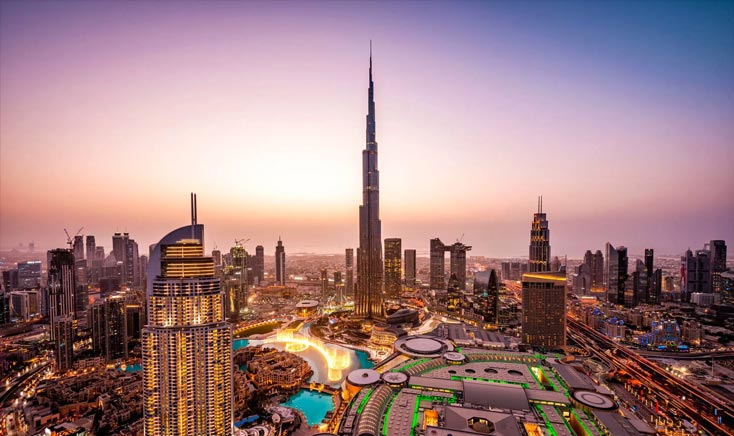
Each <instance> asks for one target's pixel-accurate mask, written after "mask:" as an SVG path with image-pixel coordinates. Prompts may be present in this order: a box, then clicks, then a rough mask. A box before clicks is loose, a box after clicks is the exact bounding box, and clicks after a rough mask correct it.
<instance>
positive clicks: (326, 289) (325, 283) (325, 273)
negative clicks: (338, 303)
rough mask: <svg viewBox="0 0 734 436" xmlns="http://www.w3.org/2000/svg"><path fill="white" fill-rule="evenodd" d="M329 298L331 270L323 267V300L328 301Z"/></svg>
mask: <svg viewBox="0 0 734 436" xmlns="http://www.w3.org/2000/svg"><path fill="white" fill-rule="evenodd" d="M328 299H329V272H328V271H326V268H322V269H321V301H322V302H323V303H326V300H328Z"/></svg>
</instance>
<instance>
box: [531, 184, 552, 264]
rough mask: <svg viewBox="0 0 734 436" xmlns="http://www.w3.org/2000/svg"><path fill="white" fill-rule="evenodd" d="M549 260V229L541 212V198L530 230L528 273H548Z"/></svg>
mask: <svg viewBox="0 0 734 436" xmlns="http://www.w3.org/2000/svg"><path fill="white" fill-rule="evenodd" d="M550 260H551V247H550V229H549V228H548V220H547V219H546V216H545V213H544V212H543V197H538V212H537V213H535V214H534V215H533V223H532V227H531V229H530V261H529V262H528V272H531V273H532V272H539V271H549V270H550Z"/></svg>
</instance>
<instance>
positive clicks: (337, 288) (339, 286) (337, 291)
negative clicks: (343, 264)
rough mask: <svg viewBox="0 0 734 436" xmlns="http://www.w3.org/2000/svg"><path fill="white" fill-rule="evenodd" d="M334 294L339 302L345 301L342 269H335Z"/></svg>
mask: <svg viewBox="0 0 734 436" xmlns="http://www.w3.org/2000/svg"><path fill="white" fill-rule="evenodd" d="M334 295H335V299H336V303H337V304H343V303H344V282H342V272H341V271H334Z"/></svg>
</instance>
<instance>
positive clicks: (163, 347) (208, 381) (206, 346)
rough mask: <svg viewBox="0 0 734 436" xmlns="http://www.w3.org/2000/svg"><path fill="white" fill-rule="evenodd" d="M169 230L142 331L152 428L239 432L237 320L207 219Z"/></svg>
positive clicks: (156, 261)
mask: <svg viewBox="0 0 734 436" xmlns="http://www.w3.org/2000/svg"><path fill="white" fill-rule="evenodd" d="M195 211H196V208H195V197H193V195H192V223H191V225H190V226H184V227H181V228H179V229H176V230H174V231H172V232H171V233H169V234H168V235H166V236H165V237H163V239H161V240H160V242H159V243H158V244H157V245H156V247H155V249H154V250H153V252H152V254H151V259H150V262H149V264H148V274H147V276H148V290H147V294H148V299H147V302H148V324H147V325H146V326H145V328H144V329H143V333H142V349H143V353H142V354H143V413H144V417H143V418H144V431H145V434H146V436H156V435H190V436H198V435H225V434H232V394H233V393H232V328H231V326H230V324H229V323H227V322H226V321H225V320H224V293H223V292H222V289H221V287H220V282H219V279H218V278H216V277H215V275H214V261H213V260H212V258H211V257H205V256H204V226H203V225H201V224H197V223H196V212H195Z"/></svg>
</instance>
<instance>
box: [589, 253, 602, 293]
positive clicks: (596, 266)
mask: <svg viewBox="0 0 734 436" xmlns="http://www.w3.org/2000/svg"><path fill="white" fill-rule="evenodd" d="M589 267H590V268H591V288H592V289H603V288H604V255H603V254H602V253H601V250H596V253H594V256H593V257H592V258H591V265H589Z"/></svg>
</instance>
